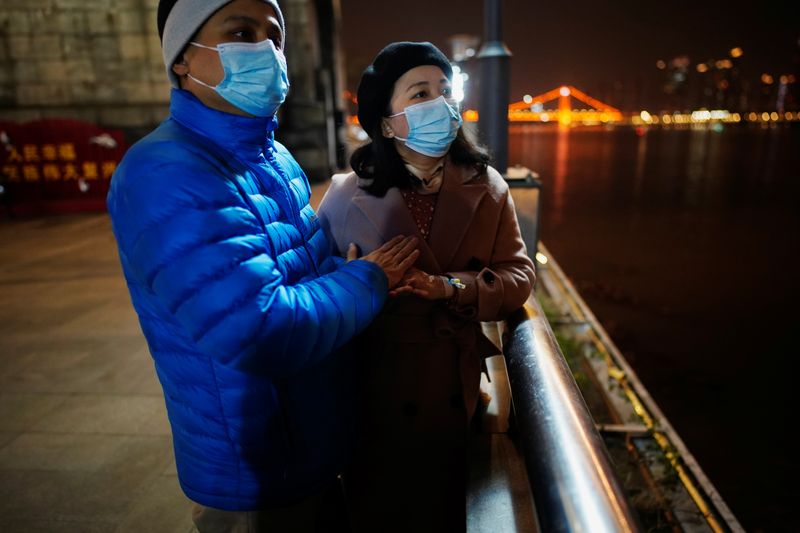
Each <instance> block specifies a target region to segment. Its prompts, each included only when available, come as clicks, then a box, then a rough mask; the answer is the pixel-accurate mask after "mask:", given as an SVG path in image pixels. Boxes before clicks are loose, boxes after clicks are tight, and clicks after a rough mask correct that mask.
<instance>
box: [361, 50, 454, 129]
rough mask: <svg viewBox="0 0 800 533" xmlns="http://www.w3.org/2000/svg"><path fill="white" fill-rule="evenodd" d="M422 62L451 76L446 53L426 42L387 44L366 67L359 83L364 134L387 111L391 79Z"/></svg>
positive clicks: (392, 82) (392, 85)
mask: <svg viewBox="0 0 800 533" xmlns="http://www.w3.org/2000/svg"><path fill="white" fill-rule="evenodd" d="M421 65H434V66H437V67H439V68H440V69H442V72H444V75H445V76H447V79H449V80H452V79H453V67H452V66H451V65H450V61H449V60H448V59H447V56H445V55H444V54H443V53H442V52H441V50H439V49H438V48H436V47H435V46H434V45H432V44H431V43H428V42H424V43H413V42H409V41H401V42H397V43H392V44H390V45H387V46H386V48H384V49H383V50H381V51H380V53H378V55H377V56H376V57H375V59H374V60H373V61H372V64H371V65H370V66H368V67H367V69H366V70H365V71H364V74H362V75H361V82H360V83H359V84H358V121H359V122H360V123H361V127H362V128H364V131H366V132H367V135H369V136H370V137H371V136H372V133H373V131H374V130H375V126H376V125H377V124H378V123H379V122H380V120H381V118H382V117H383V116H384V115H385V114H386V109H387V108H388V107H389V101H390V100H391V99H392V92H393V91H394V82H396V81H397V80H398V78H400V76H402V75H403V74H405V73H406V72H408V71H409V70H411V69H412V68H414V67H419V66H421Z"/></svg>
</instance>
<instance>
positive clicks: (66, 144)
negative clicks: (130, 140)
mask: <svg viewBox="0 0 800 533" xmlns="http://www.w3.org/2000/svg"><path fill="white" fill-rule="evenodd" d="M125 150H127V145H126V143H125V137H124V134H123V133H122V132H121V131H118V130H109V129H106V128H101V127H99V126H96V125H94V124H88V123H86V122H80V121H77V120H62V119H48V120H38V121H35V122H28V123H26V124H17V123H13V122H0V186H1V187H2V194H0V198H2V201H4V202H5V203H6V205H7V206H8V207H9V208H10V210H11V212H12V213H14V214H31V213H47V212H73V211H96V210H103V209H105V198H106V194H107V193H108V185H109V183H110V180H111V175H112V174H113V173H114V170H115V169H116V168H117V164H118V163H119V161H120V160H121V159H122V156H123V155H124V154H125Z"/></svg>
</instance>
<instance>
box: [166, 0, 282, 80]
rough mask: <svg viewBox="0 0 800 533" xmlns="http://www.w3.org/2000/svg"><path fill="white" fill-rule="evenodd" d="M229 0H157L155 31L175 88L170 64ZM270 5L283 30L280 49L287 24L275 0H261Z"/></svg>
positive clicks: (174, 78) (168, 73)
mask: <svg viewBox="0 0 800 533" xmlns="http://www.w3.org/2000/svg"><path fill="white" fill-rule="evenodd" d="M231 1H232V0H160V1H159V3H158V34H159V36H160V37H161V49H162V52H163V55H164V64H165V65H166V66H167V76H169V81H170V82H171V83H172V86H173V87H175V88H178V87H180V84H179V83H178V77H177V76H176V75H175V73H174V72H172V65H173V64H175V61H176V60H177V59H178V56H179V55H180V53H181V52H182V51H183V49H184V48H185V47H186V45H187V44H189V40H190V39H191V38H192V36H193V35H194V34H195V33H197V30H198V29H200V27H201V26H202V25H203V24H204V23H205V21H206V20H208V18H209V17H210V16H211V15H213V14H214V13H216V12H217V11H218V10H219V9H221V8H223V7H225V5H227V4H229V3H230V2H231ZM262 1H263V2H264V3H267V4H269V5H271V6H272V8H273V9H274V10H275V14H276V15H277V17H278V22H279V23H280V25H281V31H282V32H283V42H282V44H281V49H283V48H284V47H285V46H286V24H285V23H284V22H283V13H281V8H280V7H279V6H278V2H277V0H262Z"/></svg>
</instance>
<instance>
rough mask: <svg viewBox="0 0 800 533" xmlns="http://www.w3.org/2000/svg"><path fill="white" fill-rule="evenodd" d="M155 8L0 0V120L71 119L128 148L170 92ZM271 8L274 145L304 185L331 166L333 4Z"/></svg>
mask: <svg viewBox="0 0 800 533" xmlns="http://www.w3.org/2000/svg"><path fill="white" fill-rule="evenodd" d="M157 6H158V0H1V1H0V120H12V121H16V122H26V121H29V120H35V119H38V118H74V119H79V120H85V121H87V122H91V123H95V124H99V125H102V126H107V127H115V128H121V129H123V130H125V131H126V132H128V133H129V136H130V137H131V140H135V139H136V138H137V137H138V136H140V135H142V134H144V133H146V132H147V131H149V130H150V129H152V128H153V127H154V126H155V125H157V124H158V123H159V122H161V121H162V120H163V119H164V118H165V117H166V116H167V114H168V109H169V91H170V85H169V81H168V80H167V76H166V73H165V67H164V63H163V60H162V56H161V43H160V41H159V38H158V29H157V27H156V9H157ZM320 6H322V8H323V9H324V11H325V15H326V18H325V19H324V20H322V21H321V22H322V25H321V26H320V21H319V19H318V17H317V12H318V9H319V8H320ZM331 6H334V7H333V8H332V7H331ZM281 7H282V9H283V11H284V15H285V17H286V21H287V60H288V63H289V75H290V79H291V83H292V89H291V93H290V95H289V100H288V101H287V103H286V104H285V105H284V106H283V108H282V110H281V127H280V129H279V130H278V138H279V140H281V141H283V142H284V143H285V144H286V145H287V146H288V147H289V148H290V149H291V150H292V151H293V153H294V154H295V157H296V158H297V159H298V161H299V162H300V163H301V165H303V168H304V169H305V170H306V172H307V174H308V175H309V177H310V178H312V179H323V178H327V177H329V176H330V173H331V172H332V170H333V169H334V168H335V167H336V166H337V165H336V153H337V152H336V150H337V148H336V146H337V144H338V142H337V138H338V136H337V133H336V127H335V124H334V121H333V116H334V115H335V113H337V112H338V111H339V110H341V107H342V106H341V103H340V98H337V97H336V93H337V92H338V91H337V88H336V84H335V83H333V84H332V83H330V80H331V79H333V78H332V74H331V73H332V72H333V71H334V70H335V67H331V66H330V65H328V64H333V63H334V62H333V61H332V60H331V53H330V50H331V49H332V48H334V47H333V46H332V45H331V42H332V40H333V39H335V38H338V37H337V36H336V35H335V33H333V32H332V31H331V29H332V28H335V27H336V23H335V22H332V21H331V20H330V16H331V13H333V14H334V15H335V16H336V17H338V0H333V1H331V0H283V1H282V2H281ZM320 28H322V29H323V31H322V32H320ZM326 63H327V64H326Z"/></svg>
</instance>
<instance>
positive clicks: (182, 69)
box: [172, 55, 189, 78]
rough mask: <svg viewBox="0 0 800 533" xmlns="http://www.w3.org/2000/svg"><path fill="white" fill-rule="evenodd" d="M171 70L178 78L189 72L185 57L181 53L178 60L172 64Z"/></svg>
mask: <svg viewBox="0 0 800 533" xmlns="http://www.w3.org/2000/svg"><path fill="white" fill-rule="evenodd" d="M172 72H174V73H175V75H176V76H178V77H179V78H182V77H184V76H186V75H187V74H189V64H188V63H187V62H186V58H184V57H183V56H182V55H181V57H180V60H179V61H176V62H175V63H173V64H172Z"/></svg>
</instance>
